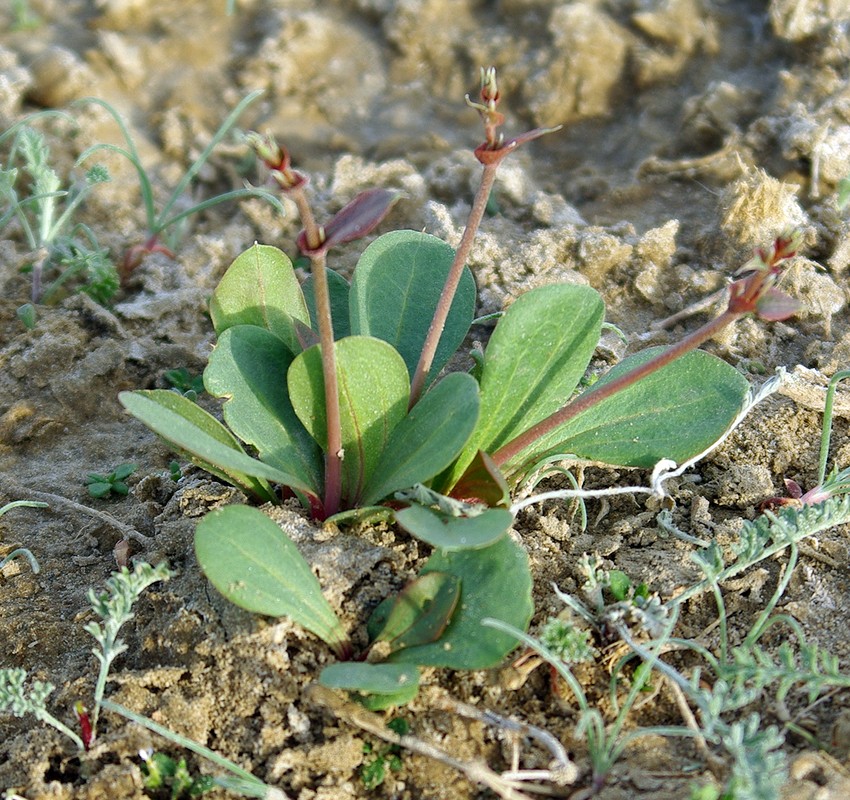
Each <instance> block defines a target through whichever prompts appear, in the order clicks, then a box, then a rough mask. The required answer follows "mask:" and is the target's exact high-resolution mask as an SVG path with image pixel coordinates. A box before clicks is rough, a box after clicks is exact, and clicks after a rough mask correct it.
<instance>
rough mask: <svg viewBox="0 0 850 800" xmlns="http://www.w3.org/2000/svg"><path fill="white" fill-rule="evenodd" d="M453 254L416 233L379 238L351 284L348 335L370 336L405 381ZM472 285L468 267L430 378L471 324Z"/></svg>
mask: <svg viewBox="0 0 850 800" xmlns="http://www.w3.org/2000/svg"><path fill="white" fill-rule="evenodd" d="M453 260H454V250H453V249H452V248H451V247H450V246H449V245H447V244H446V243H445V242H443V241H441V240H440V239H438V238H437V237H435V236H431V235H430V234H427V233H417V232H416V231H393V232H392V233H385V234H384V235H383V236H381V237H380V238H378V239H376V240H375V241H374V242H372V244H370V245H369V246H368V247H367V248H366V250H365V251H364V252H363V255H362V256H360V260H359V261H358V262H357V267H356V269H355V270H354V278H353V279H352V281H351V295H350V309H351V330H352V332H353V333H356V334H365V335H369V336H376V337H378V338H379V339H383V340H384V341H386V342H389V343H390V344H391V345H392V346H393V347H395V349H396V350H398V352H399V353H401V356H402V358H403V359H404V362H405V364H407V370H408V373H409V375H410V376H412V375H413V373H414V371H415V370H416V365H417V363H418V362H419V356H420V354H421V352H422V345H423V344H424V342H425V336H426V334H427V332H428V328H429V326H430V324H431V319H432V317H433V316H434V309H435V308H436V307H437V301H438V299H439V297H440V293H441V292H442V290H443V285H444V284H445V281H446V277H447V276H448V274H449V270H450V268H451V264H452V261H453ZM475 299H476V291H475V280H474V279H473V277H472V273H471V272H470V271H469V269H468V268H464V270H463V276H462V277H461V280H460V283H459V284H458V288H457V293H456V294H455V297H454V300H453V301H452V306H451V310H450V312H449V316H448V319H447V320H446V326H445V328H444V330H443V335H442V336H441V337H440V343H439V346H438V347H437V352H436V355H435V357H434V363H433V366H432V367H431V372H430V375H431V376H432V377H434V378H435V377H436V376H437V375H438V374H439V372H440V370H441V369H442V368H443V367H444V366H445V364H446V362H447V361H448V360H449V358H451V356H452V355H453V354H454V353H455V352H456V351H457V349H458V347H460V345H461V343H462V342H463V339H464V337H465V336H466V334H467V332H468V331H469V326H470V325H471V324H472V318H473V314H474V310H475Z"/></svg>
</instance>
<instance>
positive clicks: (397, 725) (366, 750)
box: [360, 717, 410, 790]
mask: <svg viewBox="0 0 850 800" xmlns="http://www.w3.org/2000/svg"><path fill="white" fill-rule="evenodd" d="M387 727H388V728H389V729H390V730H391V731H395V732H396V733H397V734H398V735H399V736H406V735H407V734H408V733H409V732H410V725H409V724H408V722H407V720H406V719H404V718H403V717H394V718H393V719H391V720H390V721H389V722H388V723H387ZM363 754H364V755H365V756H367V758H366V760H365V761H364V762H363V764H362V765H361V767H360V780H361V781H362V782H363V785H364V786H365V787H366V788H367V789H370V790H371V789H377V788H378V787H379V786H380V785H381V784H382V783H383V782H384V781H385V780H386V779H387V773H388V772H399V771H400V770H401V768H402V760H401V747H400V745H397V744H388V745H384V746H383V747H379V748H378V749H375V747H374V746H373V745H372V744H371V743H370V742H364V743H363Z"/></svg>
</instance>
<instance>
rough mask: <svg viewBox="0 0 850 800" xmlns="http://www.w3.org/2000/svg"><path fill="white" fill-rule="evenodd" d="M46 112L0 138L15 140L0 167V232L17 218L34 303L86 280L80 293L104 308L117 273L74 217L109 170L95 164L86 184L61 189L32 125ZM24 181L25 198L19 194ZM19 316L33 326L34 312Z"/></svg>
mask: <svg viewBox="0 0 850 800" xmlns="http://www.w3.org/2000/svg"><path fill="white" fill-rule="evenodd" d="M45 113H46V112H42V113H40V114H33V115H31V116H29V117H27V118H26V119H24V120H22V121H21V122H19V123H17V124H16V125H13V126H12V127H10V128H9V129H7V130H6V131H5V132H3V133H2V134H0V142H2V141H4V140H6V139H10V138H11V141H12V144H11V147H10V150H9V154H8V157H7V159H6V163H5V164H0V229H2V228H3V227H4V226H5V225H6V224H7V223H8V222H10V221H11V220H12V219H13V218H15V219H17V221H18V224H19V226H20V228H21V230H22V232H23V234H24V237H25V239H26V242H27V245H28V247H29V248H30V251H31V252H32V261H31V263H30V264H29V266H28V269H27V270H25V271H28V272H29V273H30V274H31V275H32V292H31V300H32V304H33V305H34V304H37V303H47V302H49V301H50V300H51V299H52V298H53V297H54V296H55V295H57V294H58V292H59V291H60V289H62V288H63V287H64V286H65V285H66V284H67V283H68V281H69V280H70V279H71V278H74V277H78V278H79V277H81V278H82V286H81V287H80V288H81V290H82V291H84V292H86V293H88V294H89V295H91V296H92V297H93V298H94V299H95V300H96V301H97V302H99V303H101V304H105V303H107V302H109V300H110V299H111V298H112V296H113V295H114V294H115V292H116V291H117V289H118V277H117V275H118V273H117V271H116V269H115V267H114V265H113V264H112V262H111V261H110V260H109V256H108V253H107V251H106V250H104V249H102V248H101V247H99V246H98V244H97V241H96V239H95V236H94V233H93V232H92V231H91V230H90V229H89V228H88V227H87V226H86V225H84V224H82V223H81V222H75V221H74V217H75V215H76V213H77V210H78V209H79V208H80V206H81V204H82V203H83V201H84V200H85V198H86V197H87V196H88V194H89V193H90V192H91V190H92V189H93V188H94V187H95V186H97V185H98V184H100V183H104V182H106V181H108V180H109V172H108V171H107V169H106V167H104V166H102V165H94V166H93V167H91V168H90V169H89V170H88V171H87V172H86V174H85V176H84V179H83V180H82V181H76V182H72V183H71V184H70V185H69V186H68V187H67V188H63V182H62V179H61V178H60V176H59V174H58V173H57V172H56V170H55V169H54V168H53V167H52V166H51V163H50V162H51V154H50V148H49V147H48V144H47V140H46V138H45V136H44V135H43V134H42V133H41V132H39V131H37V130H36V129H35V128H34V127H33V126H32V124H31V123H32V122H34V121H35V119H36V118H37V117H39V116H44V114H45ZM18 165H19V166H18ZM22 183H24V185H25V187H26V194H24V193H20V194H19V190H20V185H21V184H22ZM57 269H58V275H57V276H56V277H55V278H53V279H52V280H51V281H50V282H48V283H47V284H46V285H43V282H44V279H45V276H46V275H48V274H51V273H55V272H56V270H57ZM18 316H19V318H20V319H21V321H22V322H23V323H24V324H25V325H26V326H27V327H32V325H34V323H35V313H34V309H33V310H30V308H28V307H27V306H22V307H21V308H20V309H19V310H18Z"/></svg>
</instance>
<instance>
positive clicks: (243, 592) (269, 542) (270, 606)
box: [195, 506, 348, 652]
mask: <svg viewBox="0 0 850 800" xmlns="http://www.w3.org/2000/svg"><path fill="white" fill-rule="evenodd" d="M195 554H196V555H197V557H198V563H199V564H200V565H201V569H203V571H204V574H205V575H206V576H207V578H208V579H209V581H210V583H212V585H213V586H215V588H216V589H218V591H219V592H221V594H223V595H224V596H225V597H226V598H227V599H228V600H230V601H231V602H232V603H234V604H236V605H237V606H239V607H240V608H244V609H247V610H248V611H253V612H255V613H257V614H266V615H268V616H270V617H289V618H290V619H291V620H293V621H294V622H297V623H298V624H299V625H301V626H302V627H304V628H306V629H307V630H308V631H310V632H311V633H314V634H316V636H318V637H319V638H320V639H322V641H324V642H327V644H329V645H330V646H331V647H333V648H334V650H336V651H337V652H339V651H341V650H344V649H345V647H346V644H347V641H348V637H347V636H346V635H345V631H344V630H343V628H342V623H341V622H340V621H339V619H338V618H337V616H336V614H335V613H334V611H333V609H332V608H331V607H330V605H329V604H328V601H327V600H325V598H324V596H323V595H322V587H321V586H320V585H319V581H318V580H317V579H316V576H315V575H314V574H313V573H312V571H311V570H310V567H309V565H308V564H307V562H306V561H305V560H304V557H303V556H302V555H301V553H299V552H298V548H296V547H295V545H294V544H293V543H292V542H291V541H290V539H289V538H288V537H287V536H286V534H284V532H283V531H282V530H281V529H280V527H279V526H278V525H277V523H275V522H274V521H273V520H271V519H269V518H268V517H267V516H266V515H265V514H263V513H262V512H261V511H259V510H258V509H256V508H251V507H250V506H226V507H225V508H222V509H219V510H217V511H211V512H210V513H209V514H207V515H206V516H205V517H204V518H203V519H202V520H201V521H200V523H198V527H197V528H196V529H195Z"/></svg>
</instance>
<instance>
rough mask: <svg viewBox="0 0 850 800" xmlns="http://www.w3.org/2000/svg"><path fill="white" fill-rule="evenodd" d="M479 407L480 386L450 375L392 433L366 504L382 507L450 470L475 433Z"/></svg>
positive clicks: (466, 377)
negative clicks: (392, 497)
mask: <svg viewBox="0 0 850 800" xmlns="http://www.w3.org/2000/svg"><path fill="white" fill-rule="evenodd" d="M478 405H479V400H478V383H477V382H476V381H475V379H474V378H473V377H472V376H470V375H466V374H464V373H461V372H455V373H452V374H451V375H446V377H445V378H443V380H441V381H440V382H439V383H438V384H437V385H436V386H434V387H433V388H432V389H431V390H430V391H428V392H427V393H426V394H425V396H424V397H423V398H422V399H421V400H420V401H419V402H418V403H417V404H416V405H415V406H414V407H413V408H412V409H411V411H410V413H409V414H408V415H407V416H406V417H404V418H403V419H402V420H401V421H400V422H399V424H398V425H396V427H395V428H394V429H393V431H392V433H391V434H390V437H389V440H388V441H387V444H386V448H385V449H384V451H383V453H382V454H381V457H380V459H379V461H378V463H377V465H376V466H375V470H374V473H373V474H372V477H371V479H370V481H369V483H368V484H367V486H366V488H365V489H364V490H363V498H362V502H363V503H364V504H365V505H371V504H373V503H377V502H379V501H381V500H383V499H384V498H385V497H389V496H390V495H392V493H393V492H397V491H400V490H401V489H409V488H410V487H411V486H413V485H414V484H416V483H425V482H426V481H428V480H430V479H431V478H433V477H434V476H435V475H437V474H438V473H439V472H442V471H443V470H444V469H445V468H446V467H448V466H449V464H451V463H452V461H454V459H455V458H456V457H457V455H458V453H460V451H461V449H462V448H463V446H464V444H465V443H466V440H467V439H468V438H469V436H470V434H471V433H472V431H473V430H474V428H475V424H476V422H477V421H478Z"/></svg>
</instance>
